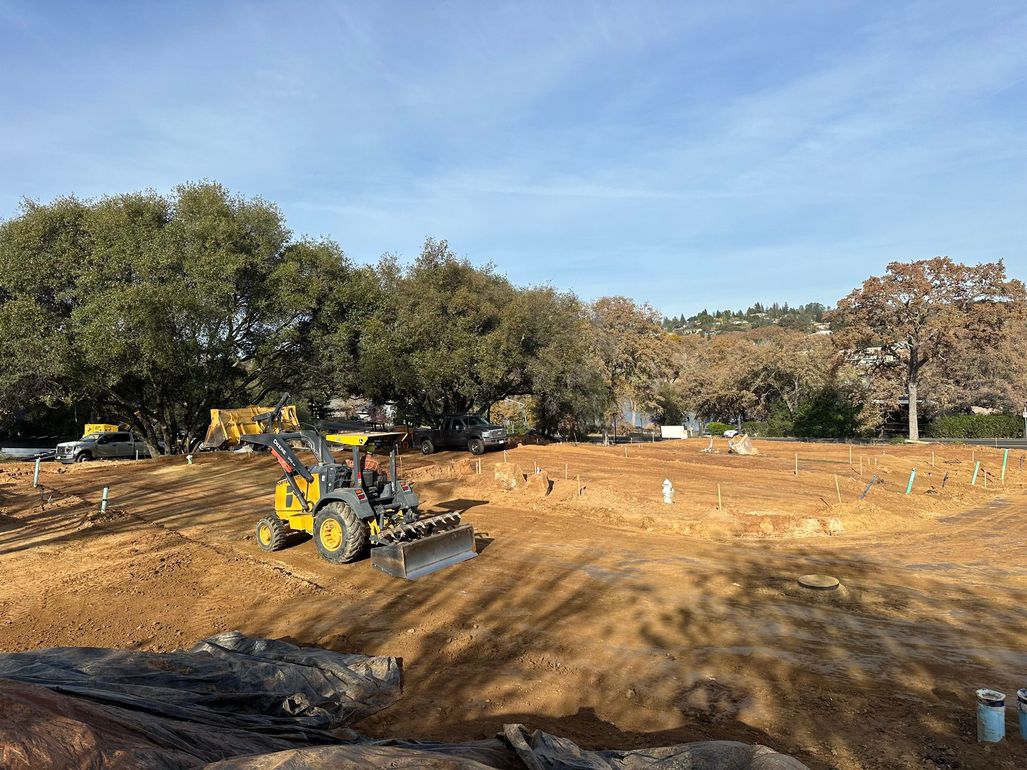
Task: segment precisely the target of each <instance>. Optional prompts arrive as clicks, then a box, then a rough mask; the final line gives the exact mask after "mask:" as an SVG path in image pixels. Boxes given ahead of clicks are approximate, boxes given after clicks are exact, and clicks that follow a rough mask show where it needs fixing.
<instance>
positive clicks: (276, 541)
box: [256, 516, 289, 551]
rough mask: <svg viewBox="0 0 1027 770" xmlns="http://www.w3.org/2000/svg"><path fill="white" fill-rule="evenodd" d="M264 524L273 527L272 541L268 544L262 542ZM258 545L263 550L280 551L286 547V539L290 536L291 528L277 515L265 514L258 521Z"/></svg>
mask: <svg viewBox="0 0 1027 770" xmlns="http://www.w3.org/2000/svg"><path fill="white" fill-rule="evenodd" d="M264 524H267V525H268V526H269V527H271V542H270V543H269V544H268V545H266V546H265V545H264V544H263V543H261V542H260V528H261V526H263V525H264ZM256 533H257V547H258V548H259V549H260V550H262V551H280V550H282V549H283V548H285V539H286V537H288V534H289V529H288V527H286V526H285V522H284V521H282V520H281V519H280V518H278V517H277V516H265V517H264V518H263V519H261V520H260V521H258V522H257V529H256Z"/></svg>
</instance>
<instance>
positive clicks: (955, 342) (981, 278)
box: [831, 257, 1025, 439]
mask: <svg viewBox="0 0 1027 770" xmlns="http://www.w3.org/2000/svg"><path fill="white" fill-rule="evenodd" d="M1024 302H1025V292H1024V285H1023V283H1022V282H1021V281H1018V280H1015V279H1007V278H1006V274H1005V266H1004V265H1003V263H1002V262H987V263H983V264H979V265H973V266H971V265H964V264H960V263H958V262H955V261H953V260H952V259H950V258H948V257H935V258H933V259H926V260H919V261H916V262H892V263H891V264H889V265H888V269H887V272H886V273H885V275H883V276H874V277H871V278H868V279H867V280H866V281H864V282H863V285H862V286H861V287H860V288H858V289H855V290H854V291H852V292H851V293H850V294H849V295H848V296H846V297H844V298H843V299H842V300H840V301H839V302H838V307H837V309H836V310H835V311H834V312H833V313H832V314H831V318H832V320H833V321H834V322H835V323H836V325H837V326H838V327H839V328H838V330H837V331H836V333H835V335H834V339H835V341H836V343H837V344H838V345H839V346H840V347H842V348H845V349H849V350H855V351H863V350H865V349H866V348H868V347H872V348H876V349H878V351H877V352H876V353H875V354H874V359H875V360H874V361H873V363H874V364H875V365H877V366H878V367H879V368H890V369H894V370H896V371H897V372H898V375H899V378H900V381H901V383H902V386H903V388H904V390H905V392H906V396H907V397H908V400H909V437H910V438H911V439H917V438H919V435H920V434H919V425H918V404H919V385H920V383H921V381H922V379H923V377H924V375H925V373H927V372H928V371H930V370H931V369H932V368H933V369H935V370H937V369H940V368H943V367H947V366H948V365H949V364H950V362H952V361H954V360H955V359H957V358H958V357H960V356H962V355H965V354H966V353H968V352H970V351H974V350H976V349H981V348H987V349H997V348H1000V347H1002V346H1003V344H1004V343H1005V340H1006V339H1007V335H1008V334H1009V331H1010V330H1011V329H1012V326H1013V324H1014V323H1015V322H1016V321H1017V320H1018V319H1022V317H1023V313H1024Z"/></svg>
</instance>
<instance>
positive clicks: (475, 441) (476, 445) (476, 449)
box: [467, 436, 485, 455]
mask: <svg viewBox="0 0 1027 770" xmlns="http://www.w3.org/2000/svg"><path fill="white" fill-rule="evenodd" d="M467 448H468V449H470V450H471V454H472V455H480V454H485V442H484V441H482V440H481V439H480V438H478V437H477V436H475V437H474V438H472V439H471V440H470V441H468V442H467Z"/></svg>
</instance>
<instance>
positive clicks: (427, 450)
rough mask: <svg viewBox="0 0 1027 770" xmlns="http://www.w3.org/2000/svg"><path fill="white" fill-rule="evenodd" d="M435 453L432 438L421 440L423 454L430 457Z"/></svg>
mask: <svg viewBox="0 0 1027 770" xmlns="http://www.w3.org/2000/svg"><path fill="white" fill-rule="evenodd" d="M434 451H435V445H434V444H433V443H431V439H430V438H423V439H421V454H423V455H430V454H431V453H432V452H434Z"/></svg>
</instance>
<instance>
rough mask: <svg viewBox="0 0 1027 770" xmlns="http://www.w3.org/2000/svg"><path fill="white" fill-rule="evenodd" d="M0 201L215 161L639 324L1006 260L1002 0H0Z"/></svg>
mask: <svg viewBox="0 0 1027 770" xmlns="http://www.w3.org/2000/svg"><path fill="white" fill-rule="evenodd" d="M0 33H2V38H0V39H2V41H3V45H0V69H2V71H3V73H4V76H3V78H2V79H0V115H2V118H0V217H4V218H6V217H10V216H13V215H14V214H15V213H16V211H17V206H18V202H19V200H20V199H21V198H22V196H28V197H31V198H35V199H40V200H48V199H50V198H52V197H54V196H57V195H61V194H64V193H71V192H73V193H76V194H78V195H81V196H85V197H93V196H99V195H104V194H108V193H117V192H125V191H129V190H138V189H146V188H153V189H156V190H158V191H161V192H166V191H168V190H169V189H170V188H171V187H172V186H174V185H175V184H176V183H178V182H181V181H186V180H198V179H215V180H218V181H221V182H223V183H224V184H226V185H227V186H228V187H230V188H231V189H232V190H233V191H236V192H240V193H242V194H245V195H260V196H263V197H265V198H268V199H270V200H273V201H275V202H277V203H278V204H279V205H280V206H281V208H282V210H283V211H284V212H285V215H286V218H287V220H288V223H289V225H290V227H291V228H292V229H293V230H294V231H295V232H296V233H297V234H309V235H315V236H317V235H327V236H329V237H331V238H333V239H335V240H337V241H338V242H339V243H340V244H341V245H342V246H343V248H344V249H345V250H346V252H347V253H348V254H349V255H350V256H351V257H352V258H354V259H355V260H359V261H373V260H375V259H377V257H378V256H379V255H380V254H382V253H383V252H387V251H388V252H394V253H398V254H400V255H402V256H404V257H407V258H413V257H414V256H415V255H416V254H417V252H418V251H419V248H420V244H421V242H422V241H423V239H424V237H425V236H427V235H431V236H434V237H437V238H446V239H448V240H449V242H450V244H451V245H452V247H453V248H454V249H455V250H456V251H457V252H458V253H460V254H462V255H464V256H467V257H469V258H471V259H472V260H473V261H475V262H478V263H482V262H486V261H491V262H493V263H495V264H496V265H497V266H498V268H499V269H500V270H501V271H502V272H504V273H506V274H507V275H508V276H509V277H510V278H511V279H512V280H514V281H515V282H517V283H522V284H526V283H551V284H553V285H555V286H557V287H559V288H563V289H571V290H573V291H575V292H576V293H578V294H579V295H580V296H582V297H583V298H586V299H591V298H594V297H597V296H601V295H604V294H614V293H616V294H626V295H629V296H632V297H635V298H636V299H639V300H643V301H647V302H650V303H652V304H653V305H655V306H656V307H658V308H659V309H661V310H662V311H664V312H666V313H668V314H677V313H679V312H684V313H686V314H688V313H692V312H695V311H697V310H699V309H701V308H703V307H709V308H710V309H713V308H714V307H736V308H737V307H743V306H746V305H748V304H750V303H751V302H754V301H757V300H760V301H763V302H772V301H788V302H791V303H797V302H806V301H813V300H815V301H822V302H825V303H826V304H831V303H833V302H834V301H835V300H837V299H838V298H839V297H840V296H842V295H843V294H845V293H846V292H847V291H849V290H850V289H851V288H853V287H854V286H856V285H858V284H859V283H860V282H861V281H862V280H863V278H865V277H866V276H867V275H870V274H873V273H880V272H881V271H882V270H883V269H884V266H885V264H887V263H888V262H889V261H891V260H894V259H899V260H906V259H919V258H925V257H931V256H935V255H938V254H947V255H949V256H952V257H954V258H956V259H960V260H963V261H968V262H978V261H982V260H991V259H998V258H1004V259H1005V260H1006V264H1007V267H1008V269H1009V272H1010V273H1012V274H1014V275H1017V276H1019V277H1022V278H1023V277H1027V245H1025V244H1027V238H1025V236H1027V213H1025V212H1027V130H1025V129H1027V125H1025V122H1027V121H1025V119H1027V80H1025V78H1027V42H1025V41H1027V4H1025V3H1023V2H1022V0H1017V1H1014V2H986V1H985V2H979V3H966V2H945V1H944V0H938V1H935V2H898V1H896V2H880V3H878V2H830V1H829V0H815V1H811V2H785V3H769V2H758V1H756V0H750V1H749V2H730V1H729V0H722V1H721V2H708V3H698V2H681V1H679V2H669V3H645V2H622V3H592V2H581V1H579V0H568V1H567V2H560V3H554V2H538V3H532V2H524V3H503V2H436V3H428V2H405V3H404V2H399V3H389V2H351V3H343V2H339V3H328V2H303V3H288V2H281V3H276V2H248V3H242V2H240V3H214V2H180V3H177V4H172V3H164V4H160V5H159V6H158V5H157V4H149V3H138V2H134V3H123V4H122V3H115V2H105V3H81V2H76V3H70V2H69V3H57V2H51V3H47V2H39V1H37V2H19V1H12V0H0Z"/></svg>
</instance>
